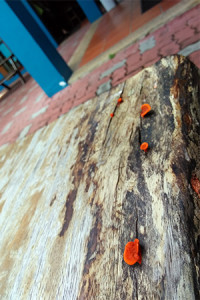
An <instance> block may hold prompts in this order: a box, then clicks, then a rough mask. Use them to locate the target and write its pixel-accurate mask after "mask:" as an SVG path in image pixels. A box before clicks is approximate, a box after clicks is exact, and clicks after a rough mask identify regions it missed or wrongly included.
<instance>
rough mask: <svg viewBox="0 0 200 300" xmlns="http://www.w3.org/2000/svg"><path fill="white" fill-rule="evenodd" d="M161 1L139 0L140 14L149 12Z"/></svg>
mask: <svg viewBox="0 0 200 300" xmlns="http://www.w3.org/2000/svg"><path fill="white" fill-rule="evenodd" d="M161 1H162V0H153V1H152V0H141V8H142V13H144V12H145V11H147V10H149V9H150V8H152V7H153V6H155V5H156V4H158V3H160V2H161Z"/></svg>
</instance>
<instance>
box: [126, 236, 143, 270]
mask: <svg viewBox="0 0 200 300" xmlns="http://www.w3.org/2000/svg"><path fill="white" fill-rule="evenodd" d="M124 261H125V262H126V263H127V264H128V265H134V264H135V263H136V262H138V263H139V264H141V263H142V255H141V249H140V243H139V240H138V239H135V240H134V242H128V243H127V244H126V246H125V250H124Z"/></svg>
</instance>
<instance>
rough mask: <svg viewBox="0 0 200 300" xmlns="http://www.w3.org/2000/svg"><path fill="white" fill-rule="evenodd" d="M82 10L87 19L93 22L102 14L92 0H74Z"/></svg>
mask: <svg viewBox="0 0 200 300" xmlns="http://www.w3.org/2000/svg"><path fill="white" fill-rule="evenodd" d="M76 1H77V2H78V4H79V5H80V7H81V8H82V10H83V11H84V13H85V15H86V17H87V18H88V20H89V21H90V22H91V23H93V22H94V21H96V20H97V19H99V18H100V17H101V16H102V13H101V11H100V10H99V8H98V6H97V5H96V3H95V2H94V0H76Z"/></svg>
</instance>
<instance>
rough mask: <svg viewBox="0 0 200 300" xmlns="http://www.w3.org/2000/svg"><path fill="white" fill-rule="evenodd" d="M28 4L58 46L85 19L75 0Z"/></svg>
mask: <svg viewBox="0 0 200 300" xmlns="http://www.w3.org/2000/svg"><path fill="white" fill-rule="evenodd" d="M28 2H29V4H30V5H31V7H32V8H33V10H34V11H35V12H36V14H37V15H38V17H39V18H40V20H41V21H42V22H43V24H44V25H45V26H46V28H47V29H48V31H49V32H50V33H51V35H52V36H53V37H54V39H55V40H56V42H57V43H58V44H60V43H61V42H62V41H63V40H64V39H66V37H68V36H69V35H71V34H72V33H73V32H75V31H76V30H78V29H79V28H80V26H81V24H82V22H83V21H84V20H85V19H86V16H85V14H84V13H83V11H82V9H81V8H80V6H79V5H78V3H77V2H76V0H70V1H59V0H57V1H56V0H52V1H45V0H42V1H38V0H28Z"/></svg>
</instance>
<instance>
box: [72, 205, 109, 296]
mask: <svg viewBox="0 0 200 300" xmlns="http://www.w3.org/2000/svg"><path fill="white" fill-rule="evenodd" d="M95 210H96V212H95V214H94V218H95V223H94V226H93V228H92V229H91V231H90V234H89V238H88V241H87V254H86V259H85V263H84V269H83V274H82V278H83V279H82V286H81V289H80V294H79V297H78V300H81V299H92V297H93V296H94V292H95V294H97V293H98V286H96V279H95V272H94V271H95V267H93V268H92V264H94V263H95V261H96V259H98V256H99V255H101V254H102V253H103V252H104V249H103V247H102V244H103V243H102V239H101V238H100V234H101V229H102V205H96V207H95ZM91 269H92V270H91Z"/></svg>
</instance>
